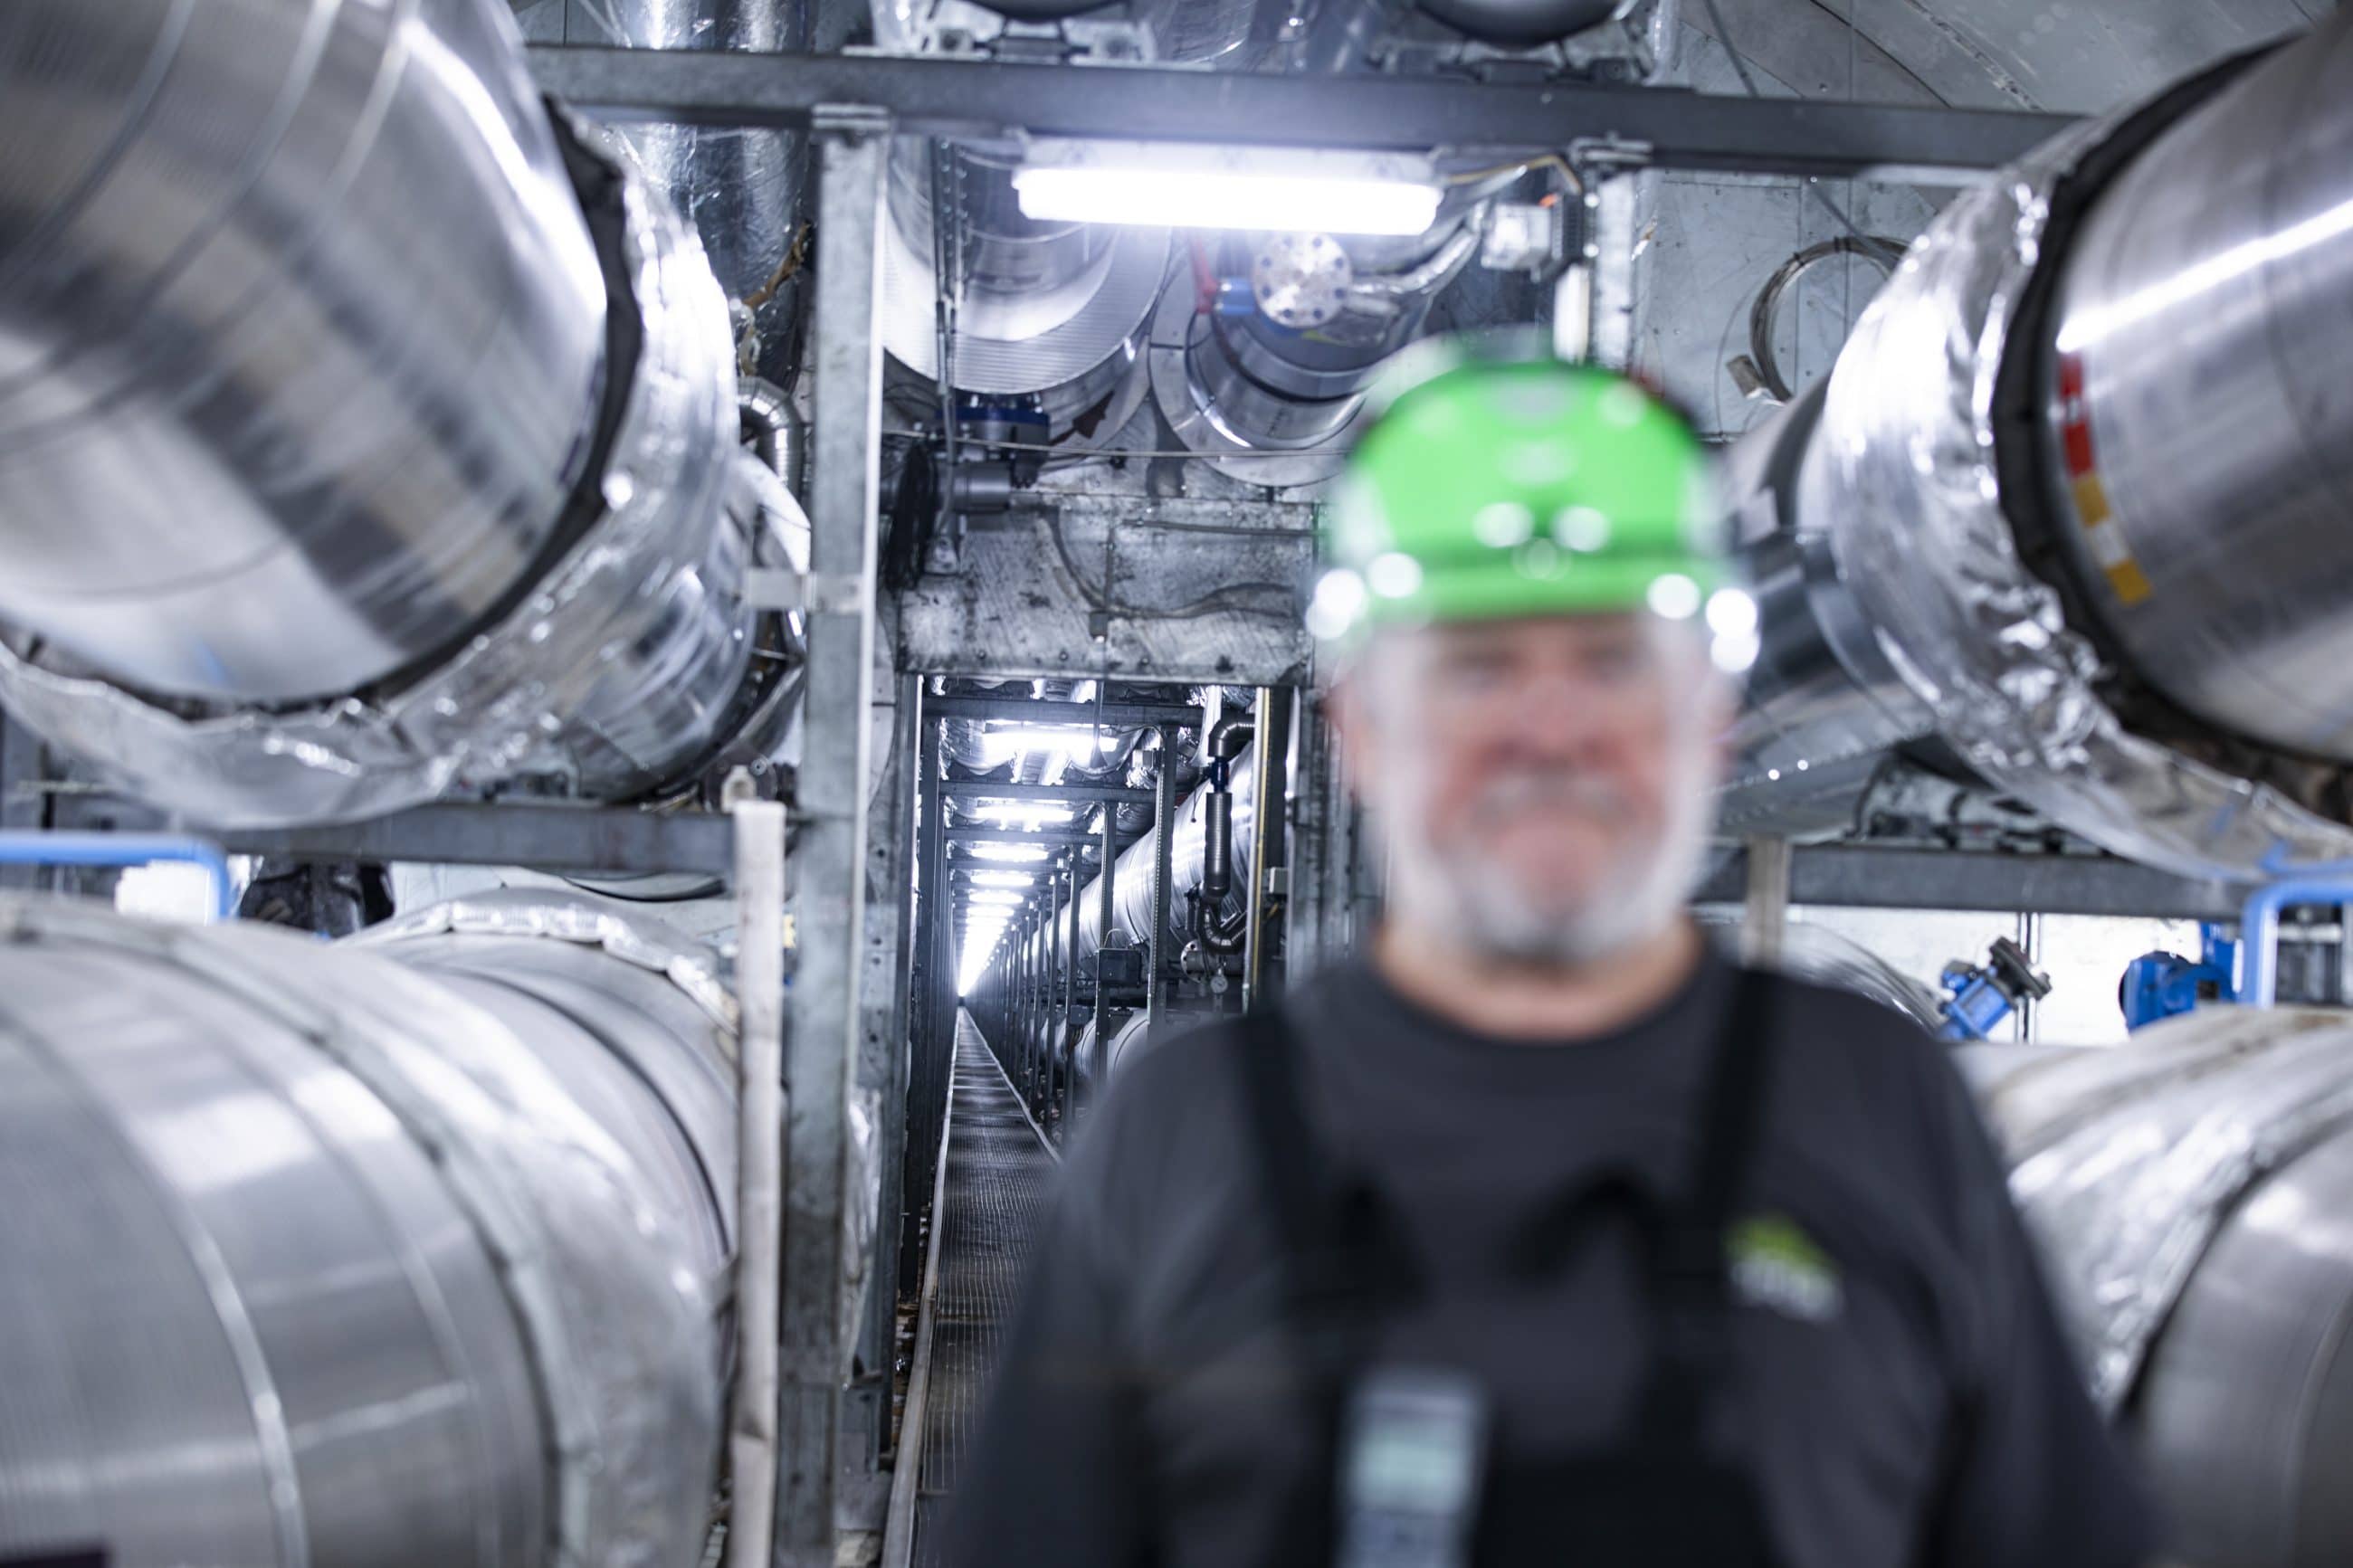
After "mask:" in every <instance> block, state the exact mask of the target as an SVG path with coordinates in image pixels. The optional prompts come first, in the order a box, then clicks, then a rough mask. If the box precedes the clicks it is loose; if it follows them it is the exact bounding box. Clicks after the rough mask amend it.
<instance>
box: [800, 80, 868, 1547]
mask: <svg viewBox="0 0 2353 1568" xmlns="http://www.w3.org/2000/svg"><path fill="white" fill-rule="evenodd" d="M889 124H890V122H889V120H888V117H887V116H884V115H882V114H881V113H879V112H876V111H873V110H859V109H823V110H818V114H817V116H816V118H815V122H814V131H815V134H816V138H817V141H818V144H819V148H820V153H819V166H820V175H819V184H818V210H819V212H820V214H821V216H822V221H821V222H820V223H819V224H818V299H817V311H818V319H819V320H820V321H824V322H825V324H826V331H825V333H824V335H823V336H821V337H820V338H819V339H818V342H817V345H816V352H815V355H814V357H815V360H816V383H817V411H816V413H817V416H816V421H815V430H814V432H813V437H814V438H813V440H812V442H811V446H812V447H813V448H814V452H813V455H814V458H815V459H816V468H815V473H814V475H813V478H814V480H815V483H814V484H813V485H812V486H811V488H810V500H811V501H812V503H813V504H812V505H811V506H810V508H809V521H810V530H809V533H810V538H809V570H810V573H811V574H812V575H813V576H814V577H815V578H816V579H817V580H818V582H820V583H832V584H839V592H838V593H835V594H831V595H818V600H819V603H818V607H816V608H814V609H812V610H811V611H810V612H809V615H808V665H807V695H806V697H805V698H804V713H805V716H806V717H805V724H806V731H805V733H806V737H807V739H806V744H805V748H804V751H803V753H802V754H803V759H804V760H803V763H802V766H801V770H800V773H799V778H798V790H799V796H800V811H801V814H802V816H803V818H804V821H805V826H804V827H803V829H802V833H801V840H800V846H799V851H798V853H797V855H796V857H795V865H796V869H797V873H798V881H799V893H798V898H797V903H798V906H799V929H800V938H801V942H800V963H799V970H798V973H797V974H796V976H795V979H794V984H793V1031H792V1043H791V1082H792V1099H791V1124H790V1130H789V1142H788V1144H787V1147H788V1150H789V1153H790V1159H789V1167H788V1170H787V1176H788V1179H789V1184H788V1187H787V1190H786V1201H787V1202H788V1203H789V1204H790V1205H791V1215H790V1219H789V1221H788V1223H787V1224H786V1228H785V1254H786V1256H785V1259H784V1268H785V1291H786V1294H785V1306H784V1315H783V1342H784V1359H783V1373H784V1420H783V1431H782V1437H783V1442H782V1444H781V1446H780V1447H779V1451H778V1454H777V1461H776V1468H777V1474H778V1507H777V1518H778V1531H777V1533H778V1535H779V1537H780V1538H781V1539H780V1542H779V1544H780V1546H781V1549H782V1550H781V1552H779V1554H778V1556H779V1561H780V1563H781V1568H833V1564H834V1555H835V1547H834V1534H835V1531H834V1491H835V1483H836V1479H837V1478H838V1476H839V1470H840V1466H839V1461H838V1460H837V1458H836V1452H837V1448H838V1446H839V1428H840V1411H841V1392H842V1381H843V1377H844V1375H845V1373H847V1371H848V1356H847V1348H846V1346H845V1345H844V1343H843V1338H842V1316H843V1314H842V1310H841V1307H842V1303H841V1294H842V1289H843V1284H844V1280H845V1278H846V1269H845V1267H844V1265H845V1263H846V1259H845V1258H844V1246H843V1244H844V1239H845V1238H844V1235H843V1226H842V1219H843V1214H844V1212H845V1209H846V1207H847V1205H848V1203H849V1197H850V1194H849V1191H848V1179H849V1155H850V1149H849V1142H848V1135H849V1091H850V1066H851V1064H852V1063H853V1062H854V1061H856V1060H857V1059H858V1048H859V1038H858V1036H859V1028H860V1019H861V1009H860V1006H859V989H860V985H859V983H860V978H861V975H860V958H861V953H860V944H861V943H862V942H863V941H864V940H865V906H866V803H867V794H866V792H867V787H868V779H867V758H868V745H869V742H868V722H869V715H868V710H869V708H870V706H871V703H872V701H873V669H874V558H875V540H874V519H875V516H876V507H875V495H876V491H877V489H878V488H879V475H878V472H877V467H878V465H877V455H878V448H879V446H880V439H881V411H882V403H881V392H882V343H881V336H880V335H879V334H878V333H877V331H876V330H875V325H876V323H875V318H876V314H877V311H878V310H879V309H880V305H881V238H882V200H883V171H884V163H885V160H886V158H887V156H888V154H889V151H890V137H889V135H888V132H889Z"/></svg>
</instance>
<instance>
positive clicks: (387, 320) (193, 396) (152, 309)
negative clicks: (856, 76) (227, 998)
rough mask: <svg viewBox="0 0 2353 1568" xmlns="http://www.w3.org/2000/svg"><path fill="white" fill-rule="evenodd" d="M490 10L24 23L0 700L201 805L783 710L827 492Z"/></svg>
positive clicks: (630, 185)
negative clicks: (785, 483) (798, 538)
mask: <svg viewBox="0 0 2353 1568" xmlns="http://www.w3.org/2000/svg"><path fill="white" fill-rule="evenodd" d="M515 45H516V39H515V36H514V29H513V24H512V18H511V17H510V16H509V14H508V12H507V10H506V8H505V7H504V6H503V5H498V4H496V3H495V0H414V3H412V4H405V5H365V4H359V3H357V0H329V3H323V4H318V5H301V6H253V5H237V4H231V3H229V0H177V3H174V0H123V3H121V4H109V5H84V4H80V3H79V0H20V3H18V4H15V5H8V6H6V7H5V17H0V344H5V347H0V702H5V705H6V706H7V707H8V709H9V710H11V712H12V713H13V714H14V715H15V716H16V718H18V719H19V720H21V721H24V722H26V723H27V724H29V725H31V726H32V727H34V728H36V729H37V730H39V731H42V732H43V733H45V734H46V735H47V736H48V737H49V738H50V739H51V740H53V741H55V742H58V744H59V745H61V746H62V747H64V748H66V749H68V750H70V751H74V752H79V753H80V754H82V755H83V756H85V757H86V758H88V759H90V761H91V762H92V763H95V764H96V765H97V766H98V768H99V769H100V772H101V773H104V774H105V775H106V776H107V777H108V778H109V779H110V780H111V781H112V782H114V783H116V784H121V785H122V786H124V787H127V788H130V789H132V790H133V791H135V792H137V793H142V794H146V795H157V796H163V795H168V796H169V798H170V799H171V801H172V803H173V805H174V807H175V808H177V809H179V810H182V811H184V812H185V813H186V814H187V815H189V816H192V817H195V818H196V819H198V820H206V821H214V822H219V823H225V824H236V823H253V822H275V823H283V822H299V821H306V820H322V819H327V818H334V817H353V816H369V815H375V814H377V813H381V812H384V811H387V810H391V809H393V808H395V807H396V806H399V805H410V804H414V803H416V802H417V801H419V800H423V799H427V798H429V797H431V796H432V795H436V794H438V793H439V792H440V791H441V790H442V789H443V788H444V787H446V786H448V785H449V784H452V783H469V784H480V783H489V782H493V781H499V780H504V779H510V778H513V777H515V776H517V775H522V774H529V775H533V777H535V778H536V779H538V780H541V781H543V785H544V787H549V788H553V789H554V790H556V791H558V792H560V793H569V794H575V795H592V796H598V797H605V798H613V797H626V796H630V795H639V794H643V793H645V792H648V791H649V790H653V789H656V788H659V787H663V786H665V785H667V784H670V782H672V781H673V780H674V779H676V778H677V777H678V776H679V775H680V774H681V773H682V772H685V771H689V770H691V767H692V766H693V764H694V763H695V762H696V760H697V759H698V758H701V757H702V756H704V755H705V754H706V753H708V752H710V751H711V750H712V747H713V745H714V743H715V742H717V741H718V740H721V739H723V738H724V737H723V731H725V730H727V728H728V726H729V725H730V724H731V723H732V722H734V721H739V720H741V719H743V718H744V715H746V714H747V713H750V712H754V711H757V710H759V709H760V707H761V698H762V695H763V694H762V693H761V692H758V691H755V690H753V689H750V686H751V685H752V684H753V683H754V676H753V674H752V669H753V666H752V659H751V655H752V652H753V648H754V640H755V639H756V638H759V637H763V636H764V635H766V634H765V632H764V629H763V628H764V623H762V622H761V621H760V620H759V619H758V618H757V617H755V616H754V614H753V613H752V612H751V611H750V610H749V609H747V608H746V607H745V606H744V605H743V603H742V602H741V598H740V595H739V592H738V584H740V582H741V580H742V578H743V575H744V567H745V566H746V564H747V563H750V562H751V561H752V560H753V559H754V558H755V557H756V556H760V555H763V554H765V555H768V556H769V557H771V559H773V560H776V562H777V563H783V557H784V555H785V554H786V553H787V552H786V547H785V545H784V543H783V542H782V538H781V531H782V529H783V528H784V526H785V523H786V521H787V520H786V519H784V518H783V517H782V516H781V510H789V509H790V503H789V500H783V501H781V502H780V501H778V500H777V499H776V491H775V489H774V487H773V485H770V486H769V487H768V488H767V489H761V488H760V487H759V486H758V485H757V484H755V483H754V481H753V479H750V478H748V477H747V476H746V473H745V465H747V464H748V463H749V459H745V458H739V455H738V452H737V413H736V407H735V394H734V369H733V348H732V340H731V334H730V332H729V329H728V322H727V316H726V306H725V301H724V300H723V298H722V296H721V294H720V292H719V290H718V289H717V288H716V286H715V285H714V284H713V282H712V278H711V274H710V271H709V268H707V267H706V266H705V264H704V262H703V260H702V254H701V252H700V250H699V248H698V247H697V246H696V245H695V242H694V239H693V237H692V235H691V233H690V232H688V231H687V230H686V229H685V228H684V227H683V226H682V224H681V222H680V220H679V219H678V218H677V217H676V216H675V215H674V214H673V213H671V212H670V210H669V209H668V207H667V205H666V204H665V203H664V202H663V200H662V198H661V196H660V195H659V193H657V192H654V191H652V190H651V189H650V188H649V186H648V185H647V184H645V182H644V181H643V179H642V177H640V176H638V174H635V173H634V172H632V171H628V170H627V169H625V168H624V167H622V166H621V163H617V162H616V161H615V160H613V159H611V158H609V157H607V156H606V155H605V154H604V153H601V152H599V151H598V150H597V149H596V147H594V146H592V145H590V144H588V143H587V142H584V141H583V140H582V138H581V136H580V135H579V134H576V133H575V132H574V130H573V129H572V128H571V127H569V126H568V125H565V124H560V123H554V122H552V121H551V120H550V118H549V115H548V113H547V110H546V109H545V108H544V107H543V104H542V103H541V102H540V100H538V99H537V98H536V97H535V95H534V94H533V89H532V87H531V83H530V80H529V78H528V76H527V74H526V73H525V71H524V69H523V68H522V61H521V57H520V54H519V52H518V50H517V48H516V47H515Z"/></svg>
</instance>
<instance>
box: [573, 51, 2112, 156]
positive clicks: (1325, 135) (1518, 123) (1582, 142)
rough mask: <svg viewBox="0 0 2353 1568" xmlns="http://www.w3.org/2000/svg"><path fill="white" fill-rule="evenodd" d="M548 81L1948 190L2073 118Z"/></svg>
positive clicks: (804, 114) (619, 110) (714, 105)
mask: <svg viewBox="0 0 2353 1568" xmlns="http://www.w3.org/2000/svg"><path fill="white" fill-rule="evenodd" d="M529 52H530V59H531V68H532V71H533V75H534V76H535V77H536V78H537V79H538V81H539V84H540V86H541V87H542V88H543V89H545V90H546V91H548V92H550V93H552V94H554V96H555V97H557V98H560V99H563V100H565V101H566V102H568V103H570V104H571V105H572V106H573V107H574V108H575V109H579V110H585V111H586V112H588V113H591V114H595V115H597V116H600V117H602V118H605V119H609V120H650V121H669V122H671V123H676V124H690V125H740V126H795V125H801V124H805V123H808V122H810V121H812V120H813V119H814V118H815V117H816V116H817V115H818V113H819V112H820V111H821V109H822V106H824V105H827V104H834V103H871V104H874V105H877V106H878V107H880V108H881V109H882V110H887V111H888V112H890V113H891V114H892V115H893V116H894V117H895V119H896V121H897V123H898V127H899V129H900V130H902V131H904V132H913V133H919V134H927V135H941V136H991V135H1002V134H1006V133H1008V132H1029V134H1031V135H1036V136H1063V137H1080V138H1087V137H1092V138H1103V137H1113V138H1121V139H1145V140H1161V141H1179V142H1198V141H1203V140H1215V141H1218V142H1227V143H1244V144H1271V145H1285V146H1295V147H1305V146H1314V147H1331V148H1355V149H1363V150H1367V151H1426V150H1428V149H1430V148H1433V147H1447V148H1461V149H1476V150H1479V151H1480V152H1482V153H1484V152H1494V151H1506V150H1514V151H1517V150H1525V151H1536V150H1558V149H1576V150H1579V151H1583V152H1588V153H1599V154H1601V155H1603V156H1605V157H1607V158H1608V159H1609V160H1610V161H1613V162H1616V163H1621V164H1626V163H1630V164H1644V165H1649V166H1653V167H1659V168H1677V169H1713V170H1725V171H1734V172H1743V171H1745V172H1748V173H1755V174H1808V175H1814V176H1818V177H1823V178H1833V177H1836V178H1844V177H1853V176H1863V175H1883V176H1891V177H1902V178H1907V179H1912V180H1915V181H1922V180H1933V179H1935V178H1936V177H1937V174H1939V173H1941V174H1947V175H1950V174H1956V173H1973V172H1978V171H1984V170H1990V169H1997V168H2000V167H2001V166H2002V165H2004V164H2006V163H2010V162H2011V161H2013V160H2014V159H2016V158H2017V157H2019V156H2020V155H2021V154H2022V153H2025V152H2026V151H2027V150H2028V149H2029V148H2031V147H2033V146H2035V145H2036V144H2037V143H2040V142H2044V141H2047V140H2049V139H2050V138H2051V137H2052V136H2054V135H2056V134H2057V133H2058V132H2061V131H2063V130H2064V129H2065V128H2066V127H2067V126H2068V125H2070V124H2072V123H2073V121H2072V120H2071V119H2069V118H2068V117H2066V116H2063V115H2052V114H2031V113H2021V112H2010V111H2004V110H1977V109H1950V108H1919V107H1914V106H1909V105H1901V104H1885V103H1842V102H1828V101H1823V100H1811V99H1779V98H1775V99H1752V98H1735V97H1728V96H1723V95H1717V94H1708V93H1699V92H1693V91H1690V90H1688V89H1681V88H1658V87H1624V86H1608V85H1602V84H1599V83H1579V82H1557V81H1551V82H1520V81H1479V80H1475V79H1460V78H1430V77H1393V76H1378V75H1370V74H1366V75H1355V76H1345V77H1343V76H1328V77H1321V76H1305V77H1301V76H1256V75H1250V74H1245V73H1241V72H1233V71H1207V70H1198V69H1196V70H1187V69H1183V68H1155V67H1139V66H1071V65H1037V64H1026V63H1025V64H1014V63H1008V62H1005V61H999V60H985V59H955V58H942V57H936V56H927V57H923V58H912V57H903V56H888V55H879V54H839V55H818V54H729V53H722V52H719V51H711V50H693V51H665V50H654V49H615V48H592V47H580V46H557V45H535V46H533V47H532V48H531V49H530V51H529Z"/></svg>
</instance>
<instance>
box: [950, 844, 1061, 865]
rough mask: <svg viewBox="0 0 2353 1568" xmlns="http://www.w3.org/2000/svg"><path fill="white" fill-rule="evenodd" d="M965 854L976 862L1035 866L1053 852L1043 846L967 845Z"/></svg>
mask: <svg viewBox="0 0 2353 1568" xmlns="http://www.w3.org/2000/svg"><path fill="white" fill-rule="evenodd" d="M964 848H965V853H966V854H968V855H970V856H971V857H972V858H974V859H976V860H997V861H1000V862H1002V861H1014V862H1018V863H1021V864H1028V865H1035V864H1036V863H1037V862H1039V861H1040V860H1043V859H1045V858H1047V857H1048V856H1049V855H1050V853H1051V851H1050V850H1049V849H1048V848H1047V847H1045V846H1044V845H1042V844H967V845H965V847H964Z"/></svg>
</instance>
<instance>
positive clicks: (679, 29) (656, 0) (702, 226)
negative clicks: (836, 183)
mask: <svg viewBox="0 0 2353 1568" xmlns="http://www.w3.org/2000/svg"><path fill="white" fill-rule="evenodd" d="M809 9H810V5H809V0H564V4H563V13H564V37H563V39H562V41H563V42H565V43H569V44H615V45H619V46H622V47H635V48H647V49H734V50H744V51H748V52H752V53H756V54H774V53H776V52H777V51H779V50H805V49H807V47H808V43H809ZM617 134H619V135H620V136H622V137H623V138H625V139H626V140H627V141H628V144H629V147H630V149H631V151H633V152H634V153H636V154H637V156H638V159H639V160H640V161H641V162H642V163H644V165H645V169H646V173H647V174H649V175H650V176H651V177H652V179H653V182H654V184H655V185H656V186H657V187H659V189H660V190H661V191H663V192H664V193H665V194H666V195H669V197H670V201H671V203H672V205H675V206H676V207H677V208H678V210H679V212H680V214H681V216H684V217H685V219H686V220H687V221H688V222H689V223H691V224H692V225H693V226H694V230H695V233H696V235H697V236H698V237H700V238H701V239H702V250H703V254H704V255H705V256H706V257H708V258H710V261H711V270H712V273H713V274H714V275H716V276H717V278H718V279H719V286H720V288H722V289H725V290H726V291H727V295H728V297H729V298H730V299H733V300H744V301H747V302H754V301H756V302H765V300H766V299H767V298H768V297H769V296H770V295H772V294H773V293H774V292H775V290H776V286H777V284H778V282H779V281H780V280H781V279H782V277H783V276H784V275H785V273H786V269H787V268H789V267H790V265H791V258H792V255H793V247H794V239H795V236H796V234H797V232H798V230H799V227H800V222H801V205H802V189H803V186H804V185H805V184H806V183H807V151H806V148H805V146H804V144H803V142H802V138H801V137H800V136H799V135H798V134H797V133H796V132H784V131H763V130H756V129H753V128H751V127H747V126H738V125H670V124H662V123H645V124H635V125H628V126H624V127H622V128H620V129H619V131H618V132H617Z"/></svg>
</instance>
